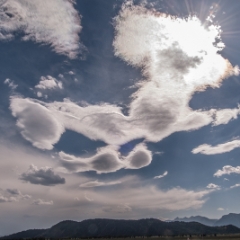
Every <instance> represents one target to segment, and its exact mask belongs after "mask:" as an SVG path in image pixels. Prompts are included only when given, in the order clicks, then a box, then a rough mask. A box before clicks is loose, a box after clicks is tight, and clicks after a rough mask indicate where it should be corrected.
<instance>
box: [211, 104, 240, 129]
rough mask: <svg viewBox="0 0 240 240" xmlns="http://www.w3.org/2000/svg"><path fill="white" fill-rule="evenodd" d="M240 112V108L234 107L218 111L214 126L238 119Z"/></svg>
mask: <svg viewBox="0 0 240 240" xmlns="http://www.w3.org/2000/svg"><path fill="white" fill-rule="evenodd" d="M239 114H240V108H239V107H238V108H234V109H222V110H218V111H216V115H215V120H214V122H213V125H214V126H217V125H220V124H227V123H228V122H229V121H231V120H232V119H237V118H238V115H239Z"/></svg>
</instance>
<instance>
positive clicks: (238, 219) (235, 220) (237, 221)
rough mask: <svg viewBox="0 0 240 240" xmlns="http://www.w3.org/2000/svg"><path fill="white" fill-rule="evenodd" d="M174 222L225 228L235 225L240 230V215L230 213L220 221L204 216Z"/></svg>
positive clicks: (178, 219)
mask: <svg viewBox="0 0 240 240" xmlns="http://www.w3.org/2000/svg"><path fill="white" fill-rule="evenodd" d="M174 221H180V222H198V223H201V224H204V225H206V226H211V227H213V226H225V225H230V224H231V225H234V226H236V227H238V228H240V214H237V213H229V214H228V215H224V216H222V217H221V218H220V219H210V218H206V217H202V216H192V217H189V218H187V217H184V218H178V217H177V218H175V219H174Z"/></svg>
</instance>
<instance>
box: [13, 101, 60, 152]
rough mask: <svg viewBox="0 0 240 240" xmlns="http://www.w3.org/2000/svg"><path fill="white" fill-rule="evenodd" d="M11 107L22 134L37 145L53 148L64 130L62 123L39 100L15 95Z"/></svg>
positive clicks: (42, 147) (41, 147) (43, 147)
mask: <svg viewBox="0 0 240 240" xmlns="http://www.w3.org/2000/svg"><path fill="white" fill-rule="evenodd" d="M10 109H11V111H12V115H13V116H14V117H16V118H17V126H18V127H19V129H20V131H21V134H22V136H23V137H24V138H25V139H26V140H28V141H30V142H31V143H32V144H33V146H35V147H38V148H40V149H52V148H53V144H55V143H57V142H58V140H59V139H60V137H61V135H62V133H63V132H64V128H63V127H62V125H61V123H59V121H57V119H56V118H55V117H54V116H53V115H52V114H51V112H50V111H49V110H48V109H46V108H45V107H43V106H42V105H40V104H39V103H37V102H33V101H30V100H28V99H21V98H14V97H13V98H12V99H11V104H10Z"/></svg>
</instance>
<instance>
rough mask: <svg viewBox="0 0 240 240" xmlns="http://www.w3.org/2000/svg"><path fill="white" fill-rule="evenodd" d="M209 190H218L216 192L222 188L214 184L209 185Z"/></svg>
mask: <svg viewBox="0 0 240 240" xmlns="http://www.w3.org/2000/svg"><path fill="white" fill-rule="evenodd" d="M207 188H208V189H216V190H218V189H220V188H221V187H220V186H218V185H216V184H214V183H209V184H208V185H207Z"/></svg>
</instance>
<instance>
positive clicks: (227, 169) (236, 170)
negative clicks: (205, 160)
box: [214, 165, 240, 177]
mask: <svg viewBox="0 0 240 240" xmlns="http://www.w3.org/2000/svg"><path fill="white" fill-rule="evenodd" d="M232 173H236V174H240V166H237V167H232V166H230V165H226V166H224V167H223V168H222V170H218V171H217V172H216V173H215V174H214V177H221V176H223V175H230V174H232Z"/></svg>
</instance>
